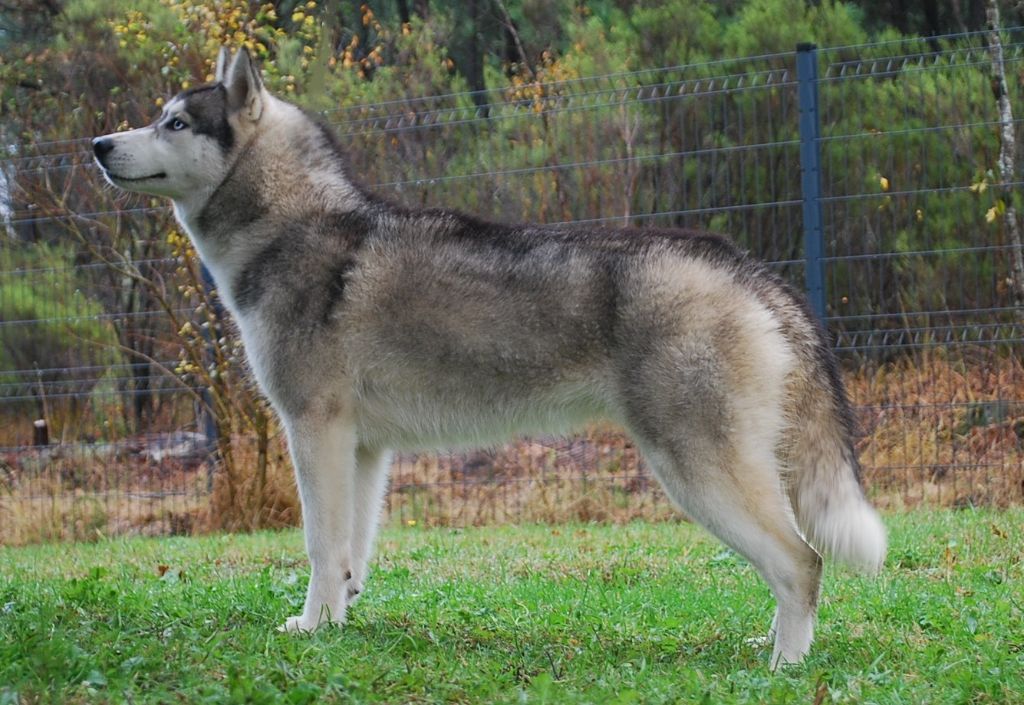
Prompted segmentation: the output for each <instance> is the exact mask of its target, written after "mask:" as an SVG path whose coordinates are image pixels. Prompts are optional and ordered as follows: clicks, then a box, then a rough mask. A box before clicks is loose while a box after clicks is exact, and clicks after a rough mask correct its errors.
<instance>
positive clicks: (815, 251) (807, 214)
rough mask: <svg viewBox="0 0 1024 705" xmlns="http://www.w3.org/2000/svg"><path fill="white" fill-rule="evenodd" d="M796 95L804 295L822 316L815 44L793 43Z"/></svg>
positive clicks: (818, 127) (820, 317)
mask: <svg viewBox="0 0 1024 705" xmlns="http://www.w3.org/2000/svg"><path fill="white" fill-rule="evenodd" d="M796 76H797V88H798V90H797V95H798V100H799V104H800V192H801V195H802V198H803V210H804V267H805V269H804V276H805V280H804V281H805V285H806V289H807V298H808V299H809V300H810V302H811V308H813V309H814V313H816V314H817V315H818V318H819V319H821V320H822V321H824V319H825V270H824V264H823V262H822V257H823V256H824V249H825V246H824V229H823V227H822V219H821V145H820V144H819V142H818V137H819V135H820V129H821V127H820V126H821V118H820V116H819V114H818V47H817V45H815V44H809V43H803V44H797V45H796Z"/></svg>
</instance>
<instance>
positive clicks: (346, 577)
mask: <svg viewBox="0 0 1024 705" xmlns="http://www.w3.org/2000/svg"><path fill="white" fill-rule="evenodd" d="M93 150H94V152H95V158H96V162H97V163H98V164H99V166H100V168H101V169H102V171H103V174H104V175H105V176H106V178H107V179H108V180H109V181H110V183H112V184H113V185H115V186H118V187H120V188H123V189H127V190H129V191H137V192H141V193H146V194H154V195H157V196H164V197H166V198H169V199H171V201H172V203H173V206H174V213H175V215H176V217H177V219H178V221H179V222H180V223H181V225H182V227H183V228H184V229H185V230H186V231H187V232H188V234H189V236H190V237H191V239H192V242H193V243H194V245H195V247H196V250H197V251H198V252H199V255H200V256H201V257H202V259H203V261H204V262H205V263H206V265H207V267H208V268H209V270H210V271H211V272H212V274H213V278H214V280H215V282H216V286H217V289H218V291H219V293H220V296H221V297H222V298H223V300H224V302H225V303H226V305H227V308H228V309H229V310H230V312H231V314H232V315H233V317H234V319H235V320H236V322H237V324H238V327H239V329H240V331H241V335H242V339H243V342H244V344H245V350H246V353H247V356H248V360H249V362H250V364H251V367H252V370H253V372H254V374H255V377H256V379H257V381H258V382H259V385H260V387H261V388H262V390H263V392H264V393H265V394H266V395H267V397H268V398H269V399H270V401H271V402H272V404H273V406H274V408H275V410H276V411H277V413H278V414H279V415H280V418H281V421H282V424H283V427H284V428H285V430H286V432H287V436H288V441H289V448H290V452H291V456H292V460H293V462H294V465H295V474H296V478H297V481H298V487H299V493H300V496H301V500H302V515H303V522H304V526H305V537H306V547H307V550H308V553H309V559H310V563H311V571H312V572H311V576H310V580H309V590H308V594H307V597H306V602H305V608H304V609H303V611H302V614H300V615H297V616H294V617H290V618H289V619H288V620H287V621H286V622H285V623H284V625H283V626H282V627H281V628H282V629H284V630H287V631H310V630H313V629H316V628H317V627H318V626H319V625H321V624H324V623H329V622H337V623H340V622H342V621H343V620H344V618H345V611H346V608H347V606H348V605H349V604H350V603H351V601H352V600H353V599H354V598H355V597H356V595H358V594H359V592H360V591H361V590H362V589H363V584H364V581H365V580H366V576H367V563H368V559H369V557H370V553H371V547H372V544H373V540H374V534H375V533H376V530H377V524H378V516H379V514H380V511H381V505H382V498H383V495H384V492H385V487H386V485H387V475H388V465H389V452H390V451H392V450H395V449H427V448H438V447H452V446H466V445H474V444H493V443H495V442H499V441H503V440H506V439H508V438H510V437H513V436H516V435H521V434H529V433H536V432H545V433H552V432H568V431H570V430H572V429H574V428H579V427H580V426H581V425H583V424H586V423H588V422H592V421H595V420H609V421H611V422H614V423H617V424H619V425H621V426H622V427H623V428H625V429H626V430H627V431H628V432H629V433H630V434H631V436H632V437H633V439H634V440H635V441H636V443H637V444H638V446H639V448H640V449H641V451H642V453H643V454H644V457H645V458H646V460H647V462H648V463H649V465H650V467H651V468H652V469H653V472H654V473H655V474H656V476H657V477H658V479H659V480H660V481H661V483H662V485H663V486H664V488H665V491H666V492H667V493H668V495H669V496H670V497H671V498H672V500H673V501H674V502H675V503H677V504H678V505H679V506H680V507H681V508H682V509H683V510H684V511H685V512H686V513H687V514H688V515H689V516H690V517H692V518H693V519H695V520H696V521H698V522H700V523H701V524H703V525H704V526H705V527H706V528H707V529H708V530H709V531H710V532H712V533H713V534H714V535H715V536H717V537H718V538H719V539H721V540H722V541H724V542H725V543H726V544H728V545H729V546H731V547H732V548H733V549H735V550H736V551H737V552H739V553H740V554H742V555H743V556H745V557H746V558H747V559H748V560H749V561H750V562H751V563H752V564H753V565H754V566H755V567H756V568H757V570H758V571H759V572H760V574H761V575H762V576H763V577H764V579H765V580H766V581H767V582H768V584H769V585H770V586H771V589H772V591H773V592H774V594H775V597H776V601H777V607H776V612H775V618H774V621H773V623H772V627H771V632H770V635H771V636H770V638H771V637H774V650H773V653H772V656H771V662H770V665H771V667H772V668H775V667H776V666H778V665H779V664H783V663H795V662H799V661H800V660H801V659H802V658H803V657H804V655H805V654H806V653H807V651H808V648H809V647H810V645H811V640H812V635H813V629H814V621H815V613H816V606H817V602H818V589H819V582H820V577H821V570H822V559H821V557H820V556H821V555H825V556H831V557H834V558H836V559H839V560H841V561H843V562H845V563H847V564H850V565H852V566H854V567H857V568H860V569H863V570H865V571H867V572H875V571H877V570H878V569H879V568H880V566H881V564H882V562H883V560H884V557H885V551H886V534H885V529H884V528H883V526H882V523H881V521H880V520H879V517H878V515H877V514H876V513H875V511H874V510H873V509H872V508H871V507H870V505H869V504H868V503H867V501H866V500H865V498H864V495H863V493H862V491H861V487H860V483H859V478H858V475H859V470H858V463H857V458H856V456H855V453H854V450H853V447H852V445H851V412H850V407H849V404H848V402H847V398H846V394H845V391H844V388H843V385H842V382H841V379H840V376H839V373H838V371H837V366H836V362H835V360H834V358H833V356H832V353H831V351H830V347H829V344H828V342H827V338H826V335H825V333H824V331H823V330H822V329H821V327H820V325H819V324H818V323H817V322H816V320H815V318H814V317H813V315H812V314H811V313H810V312H809V309H808V307H807V305H806V303H805V301H804V299H803V297H802V296H800V295H799V294H797V293H796V292H795V291H794V290H793V289H792V288H791V287H790V286H788V285H787V284H786V283H784V282H783V281H782V280H781V279H780V278H779V277H778V276H776V275H775V274H774V273H772V272H771V271H770V270H769V269H768V268H767V267H766V266H765V265H763V264H761V263H759V262H757V261H755V260H753V259H751V258H750V257H748V256H747V255H746V254H744V253H743V252H741V251H739V250H738V249H737V248H736V247H734V246H733V245H732V244H730V243H729V242H728V241H726V240H724V239H722V238H720V237H716V236H713V235H708V234H703V233H696V232H690V231H680V230H657V229H624V230H613V229H602V228H591V227H546V226H542V225H502V224H497V223H493V222H487V221H484V220H479V219H477V218H475V217H471V216H468V215H464V214H461V213H458V212H454V211H446V210H416V209H409V208H403V207H400V206H397V205H394V204H392V203H389V202H388V201H386V200H384V199H382V198H380V197H377V196H375V195H373V194H371V193H369V192H367V191H366V190H365V189H363V188H362V187H361V186H359V185H358V183H357V182H356V181H354V180H353V179H352V178H351V177H350V173H349V171H348V169H347V167H346V166H345V163H346V162H345V159H344V155H343V154H342V150H341V148H340V147H339V145H338V142H337V141H336V139H335V137H334V135H333V134H332V133H331V131H330V130H329V129H328V128H327V127H325V125H324V124H323V123H322V122H321V121H319V120H318V119H317V118H316V117H313V116H311V115H309V114H307V113H305V112H303V111H302V110H301V109H299V108H298V107H296V106H295V105H292V104H290V103H287V102H285V101H283V100H281V99H279V98H276V97H274V96H272V95H270V94H269V93H268V92H267V90H266V89H265V87H264V86H263V82H262V80H261V78H260V74H259V73H258V71H257V69H256V68H255V66H254V65H253V63H252V61H251V60H250V57H249V55H248V53H247V52H246V51H244V50H242V51H239V52H238V53H237V54H236V55H235V56H234V58H233V59H231V58H230V57H228V56H227V55H226V53H225V52H222V53H221V57H220V60H219V61H218V68H217V74H216V80H215V82H213V83H211V84H209V85H204V86H200V87H197V88H193V89H190V90H187V91H185V92H183V93H181V94H180V95H178V96H176V97H175V98H174V99H172V100H170V101H169V102H168V103H167V104H166V105H165V107H164V109H163V112H162V114H161V115H160V117H159V118H157V120H156V121H155V122H153V123H152V124H151V125H149V126H147V127H142V128H139V129H136V130H131V131H128V132H119V133H115V134H111V135H106V136H103V137H98V138H96V139H95V140H93Z"/></svg>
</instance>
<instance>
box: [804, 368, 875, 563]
mask: <svg viewBox="0 0 1024 705" xmlns="http://www.w3.org/2000/svg"><path fill="white" fill-rule="evenodd" d="M825 354H828V353H825ZM827 362H831V361H830V360H828V361H827ZM821 372H823V373H824V374H822V375H821V377H819V379H818V380H816V382H817V383H816V384H814V385H813V386H814V387H816V390H814V392H813V393H811V390H810V389H808V388H806V387H805V391H807V392H808V393H806V394H799V395H798V397H799V398H798V399H797V400H796V401H797V402H798V403H797V405H796V408H797V411H796V416H797V418H796V419H795V420H794V421H795V423H794V424H793V427H792V429H793V434H794V435H793V446H792V448H791V452H790V454H789V463H788V465H789V473H790V477H789V494H790V499H791V501H792V504H793V511H794V513H795V515H796V521H797V525H798V526H799V527H800V530H801V531H802V532H803V534H804V537H805V538H806V539H807V542H808V543H810V544H811V545H812V546H813V547H814V548H815V549H817V550H818V551H819V552H820V553H822V554H823V555H825V556H827V557H831V558H835V559H836V560H839V561H841V562H843V563H846V564H847V565H849V566H851V567H853V568H855V569H857V570H860V571H863V572H866V573H871V574H874V573H877V572H878V571H879V570H880V569H881V567H882V563H883V562H884V561H885V553H886V543H887V541H886V531H885V527H884V526H883V525H882V520H881V519H880V518H879V516H878V513H877V512H876V511H875V510H874V508H873V507H872V506H871V505H870V504H868V501H867V499H866V498H865V497H864V493H863V491H862V490H861V486H860V466H859V465H858V463H857V457H856V454H855V452H854V449H853V444H852V440H851V435H852V434H851V422H850V418H851V417H850V412H849V405H848V402H847V400H846V394H845V392H844V390H843V387H842V382H841V380H840V379H839V375H838V373H837V372H836V371H835V368H834V367H833V366H831V365H829V366H828V369H825V370H821ZM823 386H824V387H825V388H824V389H823V388H822V387H823Z"/></svg>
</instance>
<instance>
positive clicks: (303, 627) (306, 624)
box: [277, 615, 342, 634]
mask: <svg viewBox="0 0 1024 705" xmlns="http://www.w3.org/2000/svg"><path fill="white" fill-rule="evenodd" d="M341 624H342V623H341V622H339V621H336V620H333V619H319V620H318V619H309V618H307V617H306V616H305V615H300V616H298V617H289V618H288V619H286V620H285V622H284V624H282V625H281V626H280V627H278V628H277V631H279V632H286V633H289V634H311V633H313V632H315V631H316V630H317V629H319V628H321V627H324V626H327V625H330V626H334V627H340V626H341Z"/></svg>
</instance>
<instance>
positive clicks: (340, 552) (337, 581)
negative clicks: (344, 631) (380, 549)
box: [281, 417, 356, 631]
mask: <svg viewBox="0 0 1024 705" xmlns="http://www.w3.org/2000/svg"><path fill="white" fill-rule="evenodd" d="M285 426H286V428H287V431H288V443H289V447H290V449H291V455H292V462H293V463H294V464H295V478H296V480H297V481H298V486H299V498H300V499H301V500H302V522H303V526H304V529H305V534H306V551H307V553H308V554H309V562H310V568H311V571H310V576H309V590H308V592H307V593H306V606H305V608H304V609H303V611H302V614H301V615H299V616H297V617H289V618H288V620H287V621H286V622H285V623H284V625H282V627H281V629H282V631H313V630H314V629H316V628H317V627H318V626H319V625H321V624H325V623H330V622H335V623H339V624H340V623H342V622H344V620H345V603H346V597H347V596H346V592H347V587H346V584H347V582H348V580H349V578H351V577H352V531H353V514H354V506H353V505H354V501H353V486H354V478H355V451H356V434H355V427H354V425H353V424H352V423H351V422H349V421H347V420H345V419H343V418H330V419H324V418H322V417H318V418H301V419H287V420H286V421H285Z"/></svg>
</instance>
